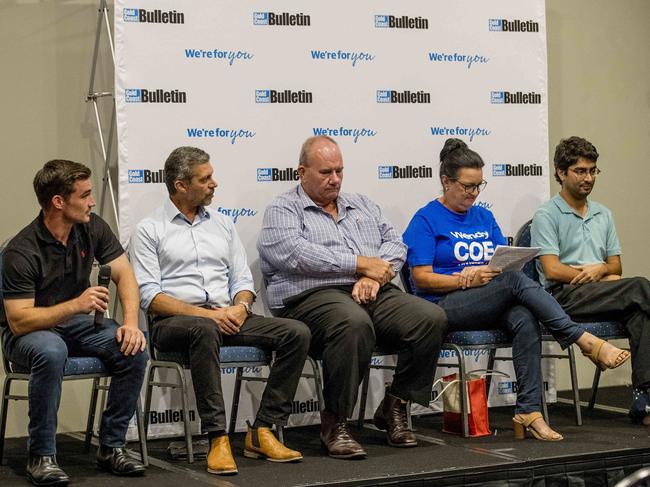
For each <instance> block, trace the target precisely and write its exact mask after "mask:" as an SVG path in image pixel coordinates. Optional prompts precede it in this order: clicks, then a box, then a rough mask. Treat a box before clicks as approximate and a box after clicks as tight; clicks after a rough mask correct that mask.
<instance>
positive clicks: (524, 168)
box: [492, 163, 543, 176]
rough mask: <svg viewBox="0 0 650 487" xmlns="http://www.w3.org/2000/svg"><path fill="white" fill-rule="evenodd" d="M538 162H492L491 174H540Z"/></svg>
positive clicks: (541, 169)
mask: <svg viewBox="0 0 650 487" xmlns="http://www.w3.org/2000/svg"><path fill="white" fill-rule="evenodd" d="M542 174H543V167H542V166H541V165H540V164H523V163H519V164H492V176H541V175H542Z"/></svg>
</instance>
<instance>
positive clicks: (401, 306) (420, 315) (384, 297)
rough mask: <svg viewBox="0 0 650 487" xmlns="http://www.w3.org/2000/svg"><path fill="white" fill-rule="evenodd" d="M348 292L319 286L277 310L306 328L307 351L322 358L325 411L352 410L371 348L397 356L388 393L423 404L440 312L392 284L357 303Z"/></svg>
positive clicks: (342, 413)
mask: <svg viewBox="0 0 650 487" xmlns="http://www.w3.org/2000/svg"><path fill="white" fill-rule="evenodd" d="M351 291H352V287H351V286H342V287H336V288H325V289H320V290H318V291H315V292H312V293H308V294H307V295H306V296H305V297H304V299H299V300H297V301H298V302H296V303H293V302H291V303H290V304H289V306H288V307H286V308H284V309H283V310H282V311H281V313H282V315H283V316H286V317H291V318H294V319H298V320H300V321H303V322H304V323H306V324H307V326H309V328H310V330H311V334H312V341H311V350H310V353H311V354H313V355H314V356H316V357H319V358H321V359H322V361H323V379H324V391H323V395H324V398H325V409H326V410H327V411H329V412H330V413H332V414H334V415H335V416H337V417H340V418H347V417H349V416H350V415H351V414H352V410H353V409H354V405H355V404H356V402H357V394H358V391H359V384H360V383H361V380H362V378H363V376H364V375H365V372H366V370H367V367H368V363H369V362H370V359H371V357H372V352H373V350H374V349H375V346H377V348H379V349H380V350H382V351H386V352H388V353H396V354H397V356H398V359H397V368H396V369H395V375H394V377H393V383H392V385H391V393H392V394H393V395H395V396H397V397H400V398H402V399H405V400H411V401H414V402H417V403H419V404H423V405H428V404H429V401H430V400H431V386H432V384H433V375H434V372H435V367H436V362H437V360H438V354H439V352H440V345H441V344H442V339H443V337H444V336H445V333H446V330H447V318H446V316H445V313H444V312H443V311H442V309H441V308H440V307H439V306H437V305H435V304H433V303H430V302H428V301H426V300H424V299H420V298H418V297H415V296H411V295H409V294H405V293H403V292H402V291H400V290H399V289H398V288H396V287H395V286H393V285H391V284H388V285H386V286H383V287H382V288H381V289H380V290H379V293H378V296H377V300H376V301H374V302H372V303H369V304H365V305H359V304H357V303H356V302H355V301H354V300H353V299H352V296H351Z"/></svg>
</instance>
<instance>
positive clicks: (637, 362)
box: [553, 277, 650, 387]
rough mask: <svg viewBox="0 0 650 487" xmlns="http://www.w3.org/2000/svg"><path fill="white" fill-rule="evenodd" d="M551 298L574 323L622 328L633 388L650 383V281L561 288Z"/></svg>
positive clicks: (642, 280)
mask: <svg viewBox="0 0 650 487" xmlns="http://www.w3.org/2000/svg"><path fill="white" fill-rule="evenodd" d="M553 296H554V297H555V298H556V299H557V300H558V302H559V303H560V304H561V305H562V308H564V310H565V311H566V312H567V314H568V315H569V316H571V318H573V319H574V320H575V321H579V322H580V321H582V322H589V321H603V320H616V321H620V322H622V323H623V324H624V325H625V328H626V330H627V333H628V334H629V336H630V351H631V353H632V385H633V386H634V387H639V386H641V385H643V384H649V383H650V282H649V281H648V280H647V279H646V278H644V277H631V278H625V279H620V280H618V281H605V282H592V283H589V284H583V285H581V286H572V285H568V284H567V285H564V286H562V288H561V289H560V290H559V291H556V292H554V293H553Z"/></svg>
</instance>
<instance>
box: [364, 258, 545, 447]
mask: <svg viewBox="0 0 650 487" xmlns="http://www.w3.org/2000/svg"><path fill="white" fill-rule="evenodd" d="M400 278H401V281H402V285H403V286H404V290H405V291H406V292H408V293H410V294H412V293H413V287H412V285H411V276H410V270H409V267H408V265H407V264H404V265H403V266H402V270H401V271H400ZM511 346H512V341H511V339H510V336H509V335H508V334H507V333H505V332H504V331H502V330H497V329H495V330H484V331H454V332H451V333H449V334H448V335H447V336H446V337H445V341H444V343H443V344H442V347H441V349H442V350H453V351H454V352H456V358H457V361H456V363H455V364H445V366H446V367H457V368H458V376H459V379H460V382H461V384H462V385H464V387H460V394H461V412H462V416H463V436H464V437H468V436H469V427H468V419H467V416H468V398H467V386H466V385H465V384H466V383H467V370H466V369H465V361H464V360H463V357H464V356H465V350H485V349H488V350H489V355H488V364H487V368H488V369H493V368H494V362H495V361H496V360H505V361H512V358H510V357H497V356H496V351H497V349H499V348H510V347H511ZM376 355H387V354H385V353H382V352H381V351H378V352H376ZM370 368H377V369H394V367H393V366H387V365H373V364H370V365H369V369H370ZM368 382H369V381H368V372H367V373H366V376H365V377H364V380H363V382H362V386H361V387H362V389H361V403H360V406H359V419H358V423H359V425H361V424H362V423H363V418H364V415H365V409H366V401H367V396H368ZM490 384H491V381H490V376H489V375H488V376H486V386H487V393H488V395H489V392H490ZM544 409H545V410H546V408H544ZM545 416H546V414H545ZM409 422H410V416H409ZM409 426H410V424H409Z"/></svg>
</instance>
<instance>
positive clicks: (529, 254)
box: [488, 245, 540, 272]
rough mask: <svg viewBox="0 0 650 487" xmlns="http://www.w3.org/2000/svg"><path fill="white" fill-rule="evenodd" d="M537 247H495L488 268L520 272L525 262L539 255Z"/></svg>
mask: <svg viewBox="0 0 650 487" xmlns="http://www.w3.org/2000/svg"><path fill="white" fill-rule="evenodd" d="M539 250H540V248H539V247H509V246H507V245H497V248H496V249H495V250H494V254H493V255H492V259H490V263H489V264H488V266H489V267H492V268H501V270H502V271H503V272H506V271H520V270H521V269H523V267H524V265H525V264H526V262H528V261H529V260H531V259H534V258H535V256H536V255H537V254H538V253H539Z"/></svg>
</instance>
